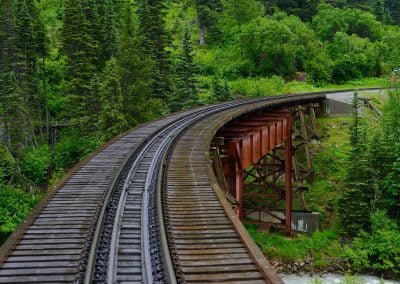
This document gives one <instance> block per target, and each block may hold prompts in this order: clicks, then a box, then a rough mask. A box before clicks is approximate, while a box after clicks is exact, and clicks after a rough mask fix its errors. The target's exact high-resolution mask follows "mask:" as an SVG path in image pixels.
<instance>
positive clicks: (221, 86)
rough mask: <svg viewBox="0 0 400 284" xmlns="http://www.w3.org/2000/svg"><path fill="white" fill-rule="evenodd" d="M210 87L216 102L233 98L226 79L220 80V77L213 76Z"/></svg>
mask: <svg viewBox="0 0 400 284" xmlns="http://www.w3.org/2000/svg"><path fill="white" fill-rule="evenodd" d="M211 89H212V92H213V96H214V98H215V100H216V101H218V102H225V101H229V100H231V99H232V98H233V96H232V91H231V88H230V87H229V85H228V82H227V81H226V79H223V80H222V81H221V79H220V78H218V77H214V78H213V82H212V85H211Z"/></svg>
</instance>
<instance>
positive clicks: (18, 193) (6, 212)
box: [0, 185, 40, 243]
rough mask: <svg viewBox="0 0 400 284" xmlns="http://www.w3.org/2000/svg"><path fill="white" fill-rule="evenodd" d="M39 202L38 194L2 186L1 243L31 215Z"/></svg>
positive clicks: (0, 208) (0, 199) (0, 209)
mask: <svg viewBox="0 0 400 284" xmlns="http://www.w3.org/2000/svg"><path fill="white" fill-rule="evenodd" d="M39 200H40V195H39V194H37V193H27V192H25V191H23V190H21V189H17V188H12V187H10V186H4V185H2V186H0V243H1V242H2V241H3V240H5V238H6V237H7V236H8V235H9V234H10V233H11V232H12V231H13V230H14V229H15V228H16V227H17V226H18V224H19V223H20V222H21V221H22V220H23V219H24V218H25V217H26V216H27V215H28V214H29V212H30V211H31V209H32V208H33V206H35V204H36V203H37V202H38V201H39Z"/></svg>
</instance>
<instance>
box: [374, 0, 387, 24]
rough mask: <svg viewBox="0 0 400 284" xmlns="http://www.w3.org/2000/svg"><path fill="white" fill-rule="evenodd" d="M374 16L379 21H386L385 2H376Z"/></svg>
mask: <svg viewBox="0 0 400 284" xmlns="http://www.w3.org/2000/svg"><path fill="white" fill-rule="evenodd" d="M374 14H375V16H376V19H377V20H378V21H381V22H382V21H383V20H384V19H385V9H384V4H383V0H376V2H375V6H374Z"/></svg>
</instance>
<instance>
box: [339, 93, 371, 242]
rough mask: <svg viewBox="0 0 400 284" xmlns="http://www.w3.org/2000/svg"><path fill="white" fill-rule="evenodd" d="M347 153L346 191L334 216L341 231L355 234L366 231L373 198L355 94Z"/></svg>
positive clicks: (361, 124)
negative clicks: (349, 149)
mask: <svg viewBox="0 0 400 284" xmlns="http://www.w3.org/2000/svg"><path fill="white" fill-rule="evenodd" d="M350 144H351V152H350V157H349V164H348V169H347V177H346V180H347V181H346V189H345V191H344V192H343V194H342V195H341V197H340V198H339V200H338V212H339V214H340V215H341V217H342V224H343V229H344V231H345V232H346V233H348V234H356V233H358V231H359V230H360V229H364V230H368V229H369V228H370V215H371V213H372V207H371V204H372V200H373V197H374V192H373V186H372V180H371V177H372V176H371V172H370V170H371V168H370V166H369V163H368V162H369V161H368V151H367V135H366V124H365V121H364V119H363V118H362V116H361V113H360V105H359V102H358V98H357V93H355V94H354V99H353V120H352V124H351V126H350Z"/></svg>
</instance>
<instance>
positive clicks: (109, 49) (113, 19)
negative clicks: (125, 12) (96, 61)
mask: <svg viewBox="0 0 400 284" xmlns="http://www.w3.org/2000/svg"><path fill="white" fill-rule="evenodd" d="M103 3H104V4H103V5H104V16H103V17H102V25H101V33H102V41H101V51H102V53H101V55H102V59H103V60H108V59H110V58H111V56H113V55H115V53H116V51H117V46H118V19H117V13H116V11H115V7H114V4H113V1H112V0H104V1H103Z"/></svg>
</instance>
